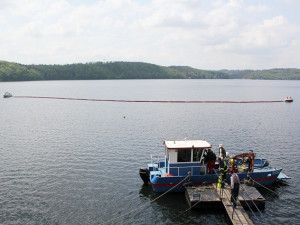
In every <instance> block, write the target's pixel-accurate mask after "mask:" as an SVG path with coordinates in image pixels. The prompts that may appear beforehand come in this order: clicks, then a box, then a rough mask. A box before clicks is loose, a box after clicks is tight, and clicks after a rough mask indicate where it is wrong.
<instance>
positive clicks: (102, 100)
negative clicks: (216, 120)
mask: <svg viewBox="0 0 300 225" xmlns="http://www.w3.org/2000/svg"><path fill="white" fill-rule="evenodd" d="M13 97H14V98H40V99H58V100H74V101H96V102H136V103H279V102H284V101H174V100H173V101H163V100H157V101H154V100H115V99H93V98H63V97H42V96H13Z"/></svg>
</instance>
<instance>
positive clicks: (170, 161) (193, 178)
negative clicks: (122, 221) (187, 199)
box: [140, 140, 282, 192]
mask: <svg viewBox="0 0 300 225" xmlns="http://www.w3.org/2000/svg"><path fill="white" fill-rule="evenodd" d="M164 145H165V150H164V155H162V158H160V157H159V156H151V163H150V164H148V168H141V169H140V176H141V178H142V180H143V181H144V183H145V184H148V183H150V184H151V185H152V188H153V190H154V191H156V192H165V191H169V190H170V191H174V192H181V191H184V187H185V186H186V185H193V186H198V185H205V184H211V183H217V181H218V177H219V169H218V168H217V167H218V163H215V161H213V167H214V169H213V170H212V169H211V167H210V170H209V169H208V166H207V164H208V163H207V160H206V159H205V157H206V155H207V152H208V151H209V149H210V150H211V147H212V146H211V144H210V143H208V142H207V141H206V140H172V141H164ZM230 161H232V160H230V159H229V158H228V166H229V167H232V166H233V165H231V164H230ZM234 162H235V165H234V166H235V167H234V168H236V169H237V170H238V171H236V172H237V174H238V176H239V178H240V181H241V182H244V181H246V180H247V179H249V178H251V179H252V180H254V181H252V182H253V184H254V186H260V185H264V186H268V185H270V184H272V183H274V182H275V181H276V179H277V177H278V175H279V174H280V172H281V170H282V168H270V167H263V166H262V165H261V164H262V162H261V160H260V161H259V162H258V163H259V165H260V166H258V167H256V165H255V161H254V158H253V164H252V165H253V166H252V167H253V168H252V169H251V170H250V171H249V172H248V171H247V167H246V166H245V165H250V163H245V164H244V165H242V162H241V161H240V162H238V160H234ZM236 162H238V163H236ZM247 175H248V177H247ZM249 176H250V177H249ZM229 181H230V175H229V174H226V182H228V183H229Z"/></svg>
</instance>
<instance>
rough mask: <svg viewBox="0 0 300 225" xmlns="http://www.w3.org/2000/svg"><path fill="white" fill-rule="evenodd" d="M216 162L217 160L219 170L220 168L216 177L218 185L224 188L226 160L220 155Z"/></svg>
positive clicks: (226, 169) (226, 168)
mask: <svg viewBox="0 0 300 225" xmlns="http://www.w3.org/2000/svg"><path fill="white" fill-rule="evenodd" d="M218 162H219V170H220V176H219V179H218V187H219V188H224V186H225V181H226V173H227V171H228V166H227V162H226V161H225V160H224V159H223V160H222V159H221V158H220V157H219V158H218Z"/></svg>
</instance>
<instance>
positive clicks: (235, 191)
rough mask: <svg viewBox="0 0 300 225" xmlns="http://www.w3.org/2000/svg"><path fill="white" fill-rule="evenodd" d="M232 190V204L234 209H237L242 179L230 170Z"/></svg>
mask: <svg viewBox="0 0 300 225" xmlns="http://www.w3.org/2000/svg"><path fill="white" fill-rule="evenodd" d="M230 174H231V177H230V190H231V202H232V204H233V208H235V207H236V201H237V199H238V196H239V190H240V179H239V176H238V175H237V174H236V173H234V172H233V170H230Z"/></svg>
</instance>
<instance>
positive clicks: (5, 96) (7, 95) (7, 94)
mask: <svg viewBox="0 0 300 225" xmlns="http://www.w3.org/2000/svg"><path fill="white" fill-rule="evenodd" d="M12 96H13V95H12V94H11V93H9V92H5V93H4V95H3V98H10V97H12Z"/></svg>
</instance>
